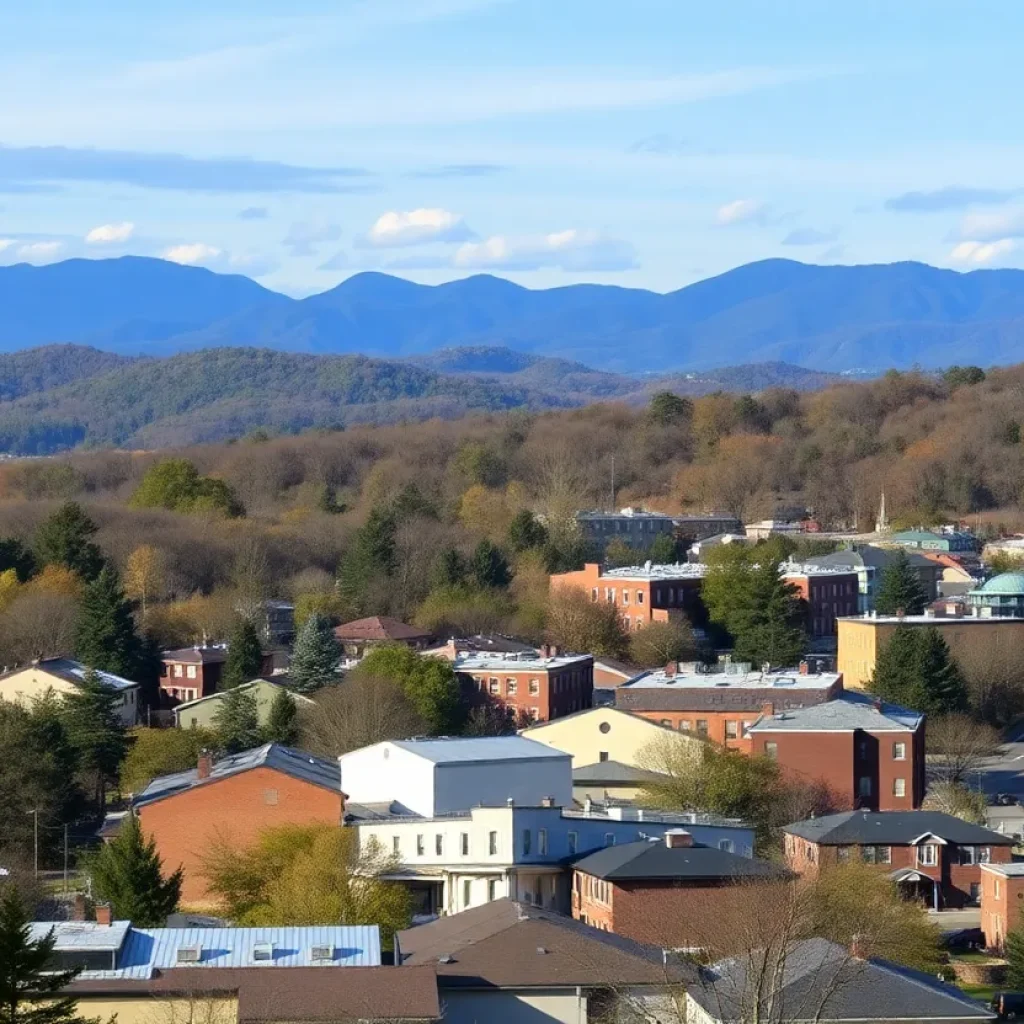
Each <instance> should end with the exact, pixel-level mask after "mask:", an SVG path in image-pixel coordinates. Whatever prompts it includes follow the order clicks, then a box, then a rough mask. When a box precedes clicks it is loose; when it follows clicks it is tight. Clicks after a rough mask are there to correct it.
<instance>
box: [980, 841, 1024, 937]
mask: <svg viewBox="0 0 1024 1024" xmlns="http://www.w3.org/2000/svg"><path fill="white" fill-rule="evenodd" d="M1021 907H1024V862H1021V861H1013V862H1010V863H1003V864H991V863H989V864H982V865H981V930H982V932H984V934H985V945H986V947H988V948H989V949H993V950H997V951H999V950H1002V948H1003V945H1004V943H1005V941H1006V936H1007V935H1009V934H1010V932H1011V931H1013V930H1014V929H1015V928H1018V927H1020V923H1021Z"/></svg>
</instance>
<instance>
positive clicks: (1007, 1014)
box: [992, 992, 1024, 1020]
mask: <svg viewBox="0 0 1024 1024" xmlns="http://www.w3.org/2000/svg"><path fill="white" fill-rule="evenodd" d="M992 1009H993V1010H995V1012H996V1013H998V1014H999V1019H1000V1020H1013V1018H1014V1017H1020V1016H1024V992H997V993H996V994H995V995H994V996H993V997H992Z"/></svg>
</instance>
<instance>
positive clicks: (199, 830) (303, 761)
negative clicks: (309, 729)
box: [132, 743, 345, 907]
mask: <svg viewBox="0 0 1024 1024" xmlns="http://www.w3.org/2000/svg"><path fill="white" fill-rule="evenodd" d="M132 810H133V812H134V813H135V814H136V815H137V816H138V818H139V822H140V824H141V826H142V830H143V832H144V833H145V834H146V835H147V836H152V837H153V839H154V840H155V841H156V847H157V851H158V852H159V854H160V857H161V859H162V860H163V863H164V868H165V869H166V870H167V871H173V870H175V869H176V868H177V867H178V865H181V866H182V867H184V869H185V880H184V883H183V885H182V889H181V901H182V903H183V904H185V905H187V906H193V907H197V906H204V905H210V903H211V894H210V893H209V892H208V890H207V887H206V880H205V878H204V876H203V870H204V869H203V861H204V858H205V857H206V855H207V854H208V853H209V851H210V849H211V847H212V845H213V844H214V843H215V842H218V841H226V842H229V843H231V844H232V846H234V847H236V848H237V847H240V846H241V847H244V846H247V845H250V844H251V843H253V842H255V840H256V839H257V838H258V836H259V834H260V833H261V832H262V831H263V830H264V829H267V828H273V827H274V826H277V825H309V824H314V823H327V824H333V825H340V824H341V822H342V819H343V817H344V810H345V795H344V794H343V793H342V791H341V772H340V769H339V767H338V762H337V761H328V760H325V759H323V758H318V757H313V756H311V755H310V754H307V753H305V752H303V751H300V750H292V749H290V748H288V747H282V746H279V745H278V744H276V743H270V744H267V745H266V746H263V747H259V748H257V749H255V750H247V751H244V752H243V753H240V754H234V755H232V756H230V757H225V758H223V759H222V760H220V761H217V762H216V763H214V762H213V760H212V758H211V757H210V755H206V754H204V755H201V756H200V758H199V763H198V765H197V766H196V767H195V768H193V769H191V770H189V771H185V772H176V773H175V774H173V775H162V776H160V777H159V778H156V779H154V780H153V781H152V782H151V783H150V784H149V785H148V786H147V787H146V788H145V789H144V790H143V791H142V792H141V793H140V794H139V795H138V796H137V797H135V799H134V800H133V801H132Z"/></svg>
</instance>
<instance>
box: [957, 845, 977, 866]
mask: <svg viewBox="0 0 1024 1024" xmlns="http://www.w3.org/2000/svg"><path fill="white" fill-rule="evenodd" d="M976 857H977V854H976V851H975V848H974V847H973V846H961V847H960V863H961V864H974V863H976Z"/></svg>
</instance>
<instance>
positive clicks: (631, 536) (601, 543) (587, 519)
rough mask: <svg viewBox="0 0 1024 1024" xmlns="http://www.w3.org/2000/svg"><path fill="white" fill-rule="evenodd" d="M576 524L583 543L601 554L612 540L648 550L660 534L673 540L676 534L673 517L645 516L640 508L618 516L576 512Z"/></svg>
mask: <svg viewBox="0 0 1024 1024" xmlns="http://www.w3.org/2000/svg"><path fill="white" fill-rule="evenodd" d="M576 524H577V526H579V530H580V534H581V535H582V537H583V539H584V540H585V541H587V542H589V543H590V544H592V545H593V546H594V547H596V548H598V549H600V550H602V551H603V550H604V548H605V546H606V545H607V544H608V542H609V541H611V540H618V541H621V542H622V543H623V544H628V545H629V546H630V547H631V548H637V549H638V550H643V549H644V548H649V547H650V546H651V544H652V543H653V541H654V539H655V537H657V536H658V535H659V534H666V535H668V536H672V535H673V534H674V532H675V523H674V521H673V519H672V516H666V515H662V513H660V512H647V511H645V510H644V509H642V508H623V509H620V510H619V511H618V512H577V513H576Z"/></svg>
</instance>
